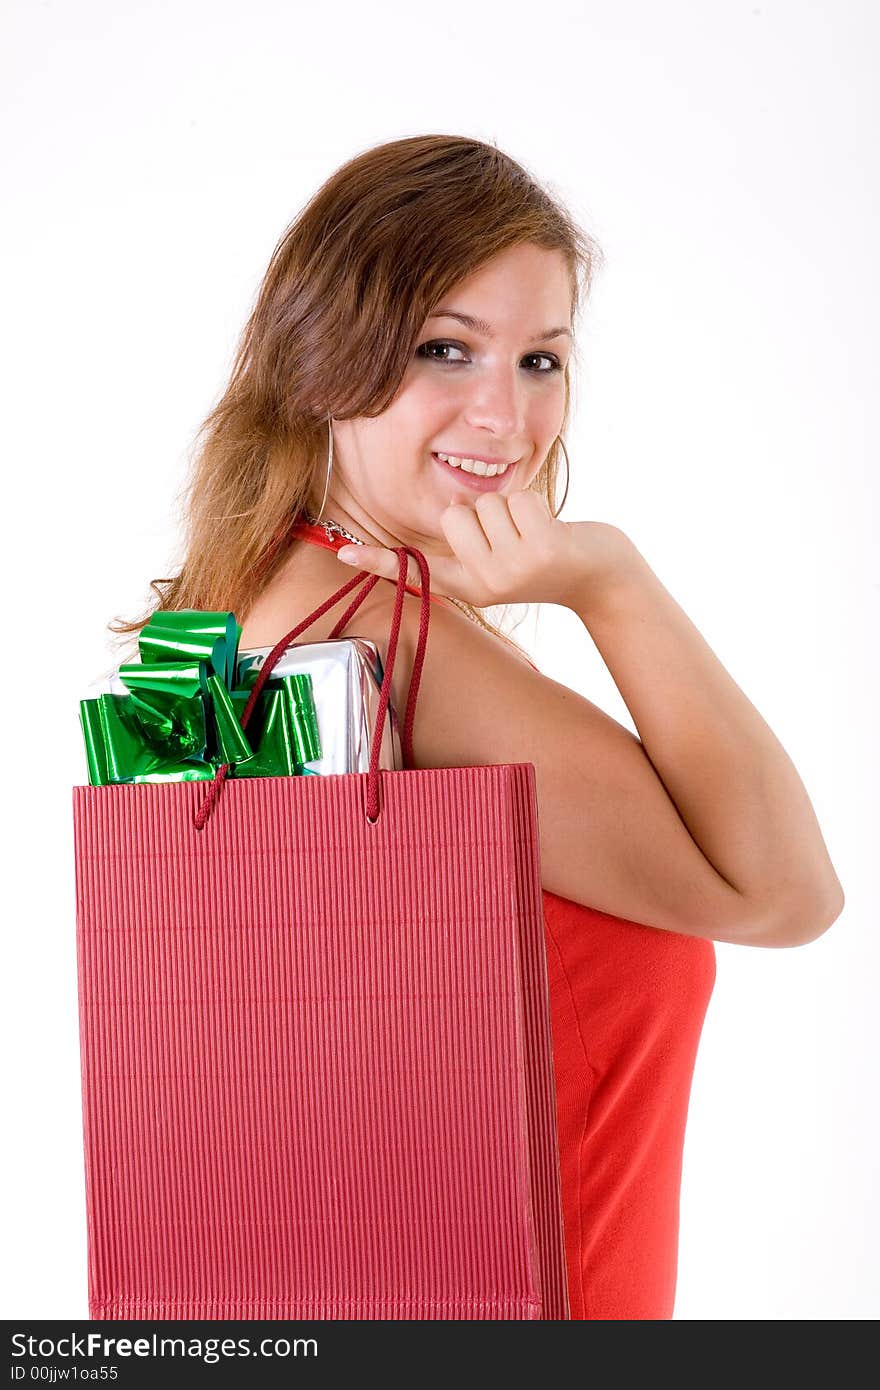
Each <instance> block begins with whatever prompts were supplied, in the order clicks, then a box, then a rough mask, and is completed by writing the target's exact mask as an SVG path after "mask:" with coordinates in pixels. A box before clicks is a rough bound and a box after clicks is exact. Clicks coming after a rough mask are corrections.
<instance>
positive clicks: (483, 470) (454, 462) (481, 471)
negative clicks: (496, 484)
mask: <svg viewBox="0 0 880 1390" xmlns="http://www.w3.org/2000/svg"><path fill="white" fill-rule="evenodd" d="M433 457H434V458H435V459H439V461H440V462H441V463H445V464H446V465H447V466H448V467H449V468H454V469H456V470H457V471H458V472H461V473H465V474H467V475H469V476H470V477H472V478H503V477H504V476H505V475H506V474H507V473H509V472H510V470H511V468H514V467H515V466H516V465H515V464H513V463H506V464H496V463H483V461H482V460H481V459H472V458H463V457H459V456H457V455H455V454H441V453H440V452H439V451H437V452H435V453H434V454H433Z"/></svg>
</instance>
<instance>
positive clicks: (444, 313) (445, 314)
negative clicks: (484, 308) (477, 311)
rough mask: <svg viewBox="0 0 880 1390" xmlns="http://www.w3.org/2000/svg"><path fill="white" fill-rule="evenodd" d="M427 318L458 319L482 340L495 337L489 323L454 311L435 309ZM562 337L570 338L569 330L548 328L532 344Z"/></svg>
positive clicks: (535, 336) (534, 338) (537, 335)
mask: <svg viewBox="0 0 880 1390" xmlns="http://www.w3.org/2000/svg"><path fill="white" fill-rule="evenodd" d="M428 318H431V319H458V322H459V323H461V324H464V327H465V328H470V329H471V331H472V332H473V333H481V334H482V335H483V337H484V338H494V337H495V330H494V328H493V327H492V325H491V323H487V322H486V320H485V319H475V318H474V317H473V316H472V315H471V314H460V313H458V312H457V310H455V309H435V310H434V312H433V314H429V315H428ZM563 336H565V337H568V338H570V337H571V329H570V328H566V327H565V326H564V325H563V326H562V327H561V328H548V329H547V330H546V331H545V332H544V333H536V334H535V335H534V337H533V338H532V342H536V343H543V342H546V340H547V339H548V338H561V337H563Z"/></svg>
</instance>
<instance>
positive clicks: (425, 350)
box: [417, 340, 464, 362]
mask: <svg viewBox="0 0 880 1390" xmlns="http://www.w3.org/2000/svg"><path fill="white" fill-rule="evenodd" d="M437 348H440V349H442V350H443V351H445V352H446V353H447V354H448V353H449V352H464V348H463V347H462V346H461V344H460V343H447V342H441V341H437V340H434V341H432V342H430V343H422V346H421V347H420V348H419V349H418V352H417V356H419V357H425V358H427V360H428V361H429V362H452V361H455V359H454V358H450V357H449V356H448V355H447V356H446V357H435V356H434V350H435V349H437Z"/></svg>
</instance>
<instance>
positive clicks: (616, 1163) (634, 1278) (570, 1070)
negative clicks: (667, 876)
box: [290, 521, 715, 1320]
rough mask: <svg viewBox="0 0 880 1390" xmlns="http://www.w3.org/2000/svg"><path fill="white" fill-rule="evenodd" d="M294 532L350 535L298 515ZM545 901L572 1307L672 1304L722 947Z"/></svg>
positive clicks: (552, 897) (603, 1316) (595, 1309)
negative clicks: (685, 1161)
mask: <svg viewBox="0 0 880 1390" xmlns="http://www.w3.org/2000/svg"><path fill="white" fill-rule="evenodd" d="M290 534H291V537H292V538H293V539H301V540H307V541H310V542H312V543H313V544H317V545H323V546H325V547H326V548H327V549H330V550H338V549H339V548H340V546H342V545H345V544H346V541H345V540H344V538H343V537H341V536H338V537H337V536H335V535H334V536H333V537H331V536H329V535H328V534H327V532H326V531H324V530H323V529H322V528H321V527H319V526H313V525H311V524H309V523H307V522H303V521H297V522H295V523H294V525H293V528H292V530H291V533H290ZM392 582H393V581H391V580H389V581H388V583H392ZM407 592H408V593H411V594H417V593H418V592H419V591H418V589H416V588H414V587H413V586H411V585H407ZM431 598H432V599H435V598H436V600H437V601H438V602H440V603H443V602H444V601H445V600H444V599H443V597H442V596H440V595H434V594H432V595H431ZM530 664H531V665H532V666H533V667H534V669H535V670H537V669H538V668H537V667H536V666H534V662H531V663H530ZM543 904H544V927H545V941H546V947H547V968H548V979H549V986H550V1011H551V1028H552V1036H553V1068H554V1073H555V1080H556V1117H557V1123H558V1130H559V1161H560V1182H561V1189H562V1205H563V1223H564V1229H565V1251H566V1263H567V1270H568V1292H569V1302H570V1305H571V1316H572V1318H573V1319H600V1320H609V1319H654V1320H656V1319H667V1318H671V1317H672V1311H673V1305H674V1302H675V1286H676V1276H677V1271H678V1225H679V1193H680V1189H681V1170H682V1155H683V1150H684V1135H685V1125H686V1121H687V1111H688V1103H689V1100H690V1092H691V1081H692V1077H693V1070H694V1063H695V1060H696V1054H697V1047H698V1045H699V1041H700V1034H701V1032H702V1027H703V1020H704V1018H705V1014H706V1009H707V1007H708V1004H709V999H710V997H711V994H712V988H713V986H714V983H715V947H714V944H713V942H712V941H710V940H708V939H706V938H704V937H695V936H684V935H681V934H680V933H678V932H670V931H665V930H661V929H659V928H656V927H648V926H643V925H641V924H640V923H637V922H630V921H628V920H627V919H626V918H623V917H615V916H612V915H610V914H609V913H606V912H600V911H598V910H597V909H595V908H591V907H583V906H581V904H580V903H576V902H572V901H571V899H569V898H563V897H560V896H559V895H558V894H556V893H550V892H548V891H547V890H546V889H545V890H544V893H543Z"/></svg>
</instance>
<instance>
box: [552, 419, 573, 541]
mask: <svg viewBox="0 0 880 1390" xmlns="http://www.w3.org/2000/svg"><path fill="white" fill-rule="evenodd" d="M556 438H557V439H558V440H559V443H560V444H561V445H562V452H563V453H564V455H565V492H564V493H563V494H562V501H561V502H560V504H559V506H558V507H557V508H556V511H555V512H553V519H554V520H555V519H556V517H558V516H559V513H560V512H561V511H562V508H563V507H564V506H565V499H566V497H567V496H568V484H569V482H570V481H571V464H570V463H569V461H568V450H567V449H566V447H565V440H564V439H563V438H562V435H561V434H558V435H557V436H556Z"/></svg>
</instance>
